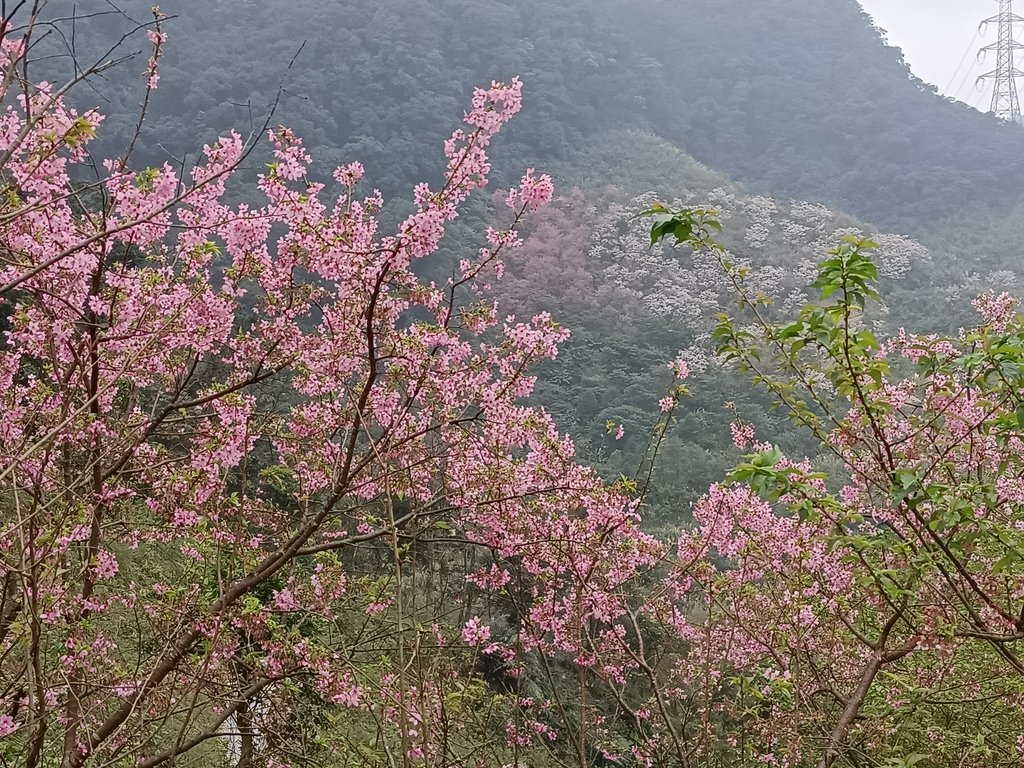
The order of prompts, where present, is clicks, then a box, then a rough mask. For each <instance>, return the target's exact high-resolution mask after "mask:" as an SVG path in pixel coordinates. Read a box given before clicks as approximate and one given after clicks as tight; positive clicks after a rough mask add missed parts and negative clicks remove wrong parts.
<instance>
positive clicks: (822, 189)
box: [67, 0, 1024, 234]
mask: <svg viewBox="0 0 1024 768" xmlns="http://www.w3.org/2000/svg"><path fill="white" fill-rule="evenodd" d="M67 6H68V7H69V8H70V7H71V6H72V4H71V3H70V2H68V3H67ZM74 7H76V8H77V9H78V12H79V13H84V12H86V11H87V10H88V9H87V8H86V5H85V4H82V3H78V4H77V5H76V6H74ZM99 7H100V5H97V8H99ZM124 7H125V8H127V9H130V10H131V11H132V12H133V14H134V15H135V16H136V17H141V16H144V15H145V12H146V10H147V9H148V7H147V6H146V4H145V3H142V2H138V3H125V4H124ZM164 10H165V11H166V12H168V13H175V14H178V18H176V19H174V20H173V22H171V23H169V25H168V30H169V32H170V34H171V35H172V36H175V37H176V40H175V42H174V44H173V45H171V46H168V50H167V54H166V63H165V72H164V82H165V87H164V88H163V89H161V90H160V91H158V92H157V93H156V94H154V99H153V106H152V111H151V113H150V123H151V125H150V130H149V131H148V132H147V136H146V137H144V141H143V146H144V147H145V148H146V150H147V155H146V156H147V157H149V158H152V159H162V158H163V157H165V156H166V154H170V155H171V156H180V154H181V153H182V152H183V151H185V150H186V148H189V147H190V146H191V140H192V139H193V137H195V136H196V134H197V132H198V133H199V134H200V135H204V134H209V135H213V134H215V133H219V132H222V131H224V130H226V129H227V128H229V127H232V126H239V125H242V126H244V125H247V124H248V121H249V113H248V110H249V105H251V106H252V108H253V109H254V110H255V114H256V115H257V117H259V116H260V115H262V114H264V112H265V110H266V107H267V105H268V103H269V102H270V101H271V100H272V99H273V95H274V86H276V85H277V84H278V83H280V82H281V80H282V78H283V77H284V75H285V72H286V69H287V68H288V64H289V62H290V61H291V60H292V58H293V56H295V54H296V51H297V49H298V47H299V45H300V44H302V43H304V46H303V48H302V51H301V53H299V54H298V56H297V57H296V58H295V62H294V65H293V67H292V69H291V70H290V71H289V72H288V75H287V78H286V93H285V95H284V98H283V100H282V105H281V114H282V115H287V117H288V122H289V124H290V125H291V126H292V127H293V128H294V129H295V130H296V131H297V132H298V133H300V134H301V135H303V136H305V137H306V140H307V142H308V143H309V145H310V146H311V148H313V149H314V150H315V151H316V152H318V156H320V157H321V158H322V159H323V160H324V161H325V162H328V163H329V164H330V163H333V162H335V161H338V162H340V161H342V160H344V159H345V158H351V157H359V158H361V159H362V162H364V163H365V164H366V165H367V168H368V169H369V171H370V173H371V174H372V176H373V178H374V179H375V183H377V184H378V185H380V186H381V188H382V189H383V190H384V191H386V192H398V191H403V190H405V189H407V188H408V187H409V185H411V184H412V183H413V182H414V181H416V180H418V179H421V178H431V177H432V176H431V174H435V175H436V173H437V169H436V167H434V166H432V165H431V164H430V163H429V160H428V158H429V157H430V153H429V150H430V148H432V147H434V146H436V145H437V142H438V141H439V140H441V139H442V138H443V132H442V131H440V130H439V128H438V126H441V125H446V124H447V123H448V122H449V121H450V120H452V119H453V118H455V117H457V116H458V115H459V114H460V110H461V108H462V103H463V101H464V99H465V97H466V94H467V93H468V92H469V89H470V87H472V85H474V84H476V83H481V82H490V81H491V80H494V79H497V80H503V79H508V78H510V77H512V76H514V75H518V76H520V77H522V78H523V79H524V81H525V82H526V84H527V86H528V93H529V99H530V109H529V110H528V112H527V113H526V114H524V115H523V118H522V120H521V122H520V124H519V125H517V126H516V130H515V132H514V133H515V135H514V136H510V137H508V138H507V139H506V140H505V141H504V142H503V143H502V145H501V146H500V149H499V152H498V154H497V155H496V158H497V159H498V160H499V162H498V165H499V166H502V167H505V166H506V163H505V162H504V160H506V159H511V158H524V159H530V160H531V161H532V162H535V163H536V164H538V165H546V164H548V163H550V162H551V161H553V160H565V159H570V158H571V157H572V156H573V155H574V152H575V151H576V147H577V146H578V145H579V143H580V142H581V141H582V140H584V139H587V138H591V137H594V136H599V135H601V134H604V133H606V132H607V131H609V130H621V129H626V128H638V129H642V130H646V131H649V132H652V133H654V134H655V135H657V136H660V137H663V138H665V139H667V140H669V141H671V142H672V143H674V144H675V145H676V146H678V147H680V148H681V149H683V150H685V151H687V152H689V153H690V154H691V155H693V156H694V157H695V158H697V159H698V160H700V161H701V162H704V163H706V164H707V165H709V166H711V167H713V168H716V169H718V170H720V171H722V172H724V173H726V174H727V175H729V176H731V177H732V178H733V179H734V180H736V181H739V182H741V183H743V184H745V185H747V186H748V187H749V188H751V189H752V190H754V191H757V192H762V193H766V194H770V195H773V196H779V197H793V198H798V199H805V200H815V201H818V202H823V203H826V204H828V205H829V206H831V207H834V208H838V209H842V210H846V211H848V212H850V213H852V214H854V215H857V216H859V217H860V218H862V219H863V220H866V221H870V222H872V223H874V224H876V225H878V226H885V227H892V228H895V229H897V230H903V231H912V232H914V233H915V234H921V233H922V232H924V231H927V230H928V229H930V228H931V227H932V226H933V225H934V224H935V223H936V222H940V221H943V220H946V219H948V218H951V217H953V216H954V215H962V214H963V213H964V212H967V213H969V214H976V213H982V212H991V211H994V212H996V213H997V214H1006V213H1008V209H1007V206H1008V205H1014V204H1016V203H1018V202H1020V198H1021V194H1022V192H1024V182H1022V181H1021V179H1022V178H1024V130H1020V129H1019V128H1018V127H1016V126H1011V125H1003V124H1001V123H1000V122H999V121H997V120H994V119H992V118H991V116H986V115H982V114H980V113H978V112H977V111H975V110H973V109H972V108H970V107H967V106H966V105H963V104H960V103H955V102H951V101H949V100H946V99H943V98H941V97H940V96H938V95H936V93H935V92H934V89H933V88H932V87H931V86H928V85H926V84H925V83H923V82H921V81H920V80H918V79H916V78H915V77H914V76H913V75H912V74H911V72H910V71H909V69H908V68H907V66H906V64H905V63H904V62H903V60H902V56H901V54H900V51H899V50H898V49H896V48H893V47H890V46H888V45H887V44H886V43H885V42H884V39H883V37H882V36H881V34H880V32H879V30H877V29H875V28H874V27H873V26H872V25H871V23H870V19H869V18H868V17H867V16H866V15H865V14H864V13H863V12H862V11H861V9H860V7H859V5H858V4H857V2H856V0H821V2H813V3H808V2H804V0H758V2H754V3H751V2H747V0H694V1H693V2H687V3H674V2H663V1H660V0H635V1H634V2H629V3H623V2H619V1H618V0H566V2H557V3H551V2H544V1H543V0H515V1H514V2H513V1H512V0H506V1H505V2H500V1H499V0H482V1H481V0H441V1H439V2H427V1H426V0H389V2H386V3H380V2H368V1H366V2H364V1H363V0H322V1H321V0H267V2H255V1H254V0H253V1H250V0H209V2H203V3H199V4H191V3H189V4H181V5H180V6H178V5H174V4H170V5H167V6H165V7H164ZM124 24H125V21H124V19H123V18H121V17H119V16H117V15H110V16H106V17H103V18H102V19H101V20H97V23H95V24H94V25H89V24H85V23H83V25H82V29H89V28H90V26H100V27H104V26H106V27H108V28H112V29H121V28H123V27H124ZM225 30H230V32H229V33H225ZM82 37H83V40H84V42H85V43H88V42H90V40H91V39H92V40H97V41H98V40H101V39H106V37H100V36H96V37H95V38H91V37H90V36H86V35H82ZM97 45H99V43H98V42H97ZM129 70H130V67H129V68H122V69H121V70H120V75H118V74H117V73H115V74H111V75H110V76H109V77H110V79H111V80H112V81H113V82H111V83H110V84H109V86H104V85H99V86H98V88H99V89H100V92H101V93H102V94H103V96H104V97H106V98H109V99H111V101H110V102H109V104H110V105H111V107H113V108H112V109H108V111H109V112H111V113H112V118H111V119H112V120H124V121H126V122H125V125H122V126H118V127H119V128H120V130H114V131H112V135H111V137H108V138H110V139H111V141H116V140H117V139H118V138H120V137H121V136H123V135H124V132H125V131H126V130H127V128H128V125H129V124H130V117H129V115H130V114H131V108H132V107H134V106H135V104H136V94H135V92H134V91H132V90H131V89H130V88H128V87H127V85H126V83H125V80H124V79H123V75H124V74H125V73H128V74H129V76H130V72H129ZM182 114H187V115H189V116H190V119H189V120H188V121H181V120H178V119H175V118H176V117H177V116H180V115H182ZM500 178H501V177H499V179H500Z"/></svg>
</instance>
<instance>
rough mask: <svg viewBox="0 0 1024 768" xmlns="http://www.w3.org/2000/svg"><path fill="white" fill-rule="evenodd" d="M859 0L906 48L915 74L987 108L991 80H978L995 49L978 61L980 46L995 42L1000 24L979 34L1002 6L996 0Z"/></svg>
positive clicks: (990, 65)
mask: <svg viewBox="0 0 1024 768" xmlns="http://www.w3.org/2000/svg"><path fill="white" fill-rule="evenodd" d="M860 4H861V5H862V6H863V7H864V10H865V11H867V12H868V13H869V14H871V16H872V17H874V19H875V24H876V25H877V26H879V27H881V28H882V29H885V30H887V31H888V33H889V34H888V38H889V42H890V43H891V44H892V45H895V46H896V47H898V48H902V49H903V53H904V55H905V56H906V59H907V61H908V62H909V63H910V67H911V69H913V70H914V74H916V75H917V76H918V77H920V78H921V79H922V80H925V81H927V82H929V83H933V84H935V85H937V86H938V87H939V90H940V91H941V92H943V93H944V94H946V95H947V96H954V97H956V98H959V99H960V100H961V101H966V102H967V103H969V104H973V105H974V106H981V107H982V109H983V110H985V111H987V110H988V105H989V101H990V99H991V94H992V82H991V81H988V82H986V83H985V84H984V85H983V86H982V88H981V89H980V90H979V88H978V87H976V86H975V81H976V80H977V79H978V75H980V74H982V73H983V72H990V71H991V70H993V69H994V68H995V54H989V55H988V57H987V58H986V59H985V60H983V61H980V62H979V61H978V58H977V50H976V49H978V48H981V47H982V46H983V45H986V44H988V43H994V42H995V41H996V31H997V30H996V25H994V24H992V25H990V26H989V29H988V32H987V33H986V34H984V35H982V34H978V35H977V36H975V33H977V32H978V24H979V23H980V22H981V20H982V19H985V18H988V17H990V16H993V15H995V14H996V13H997V12H998V11H999V3H998V2H997V0H860ZM1022 5H1024V4H1022ZM965 54H966V58H964V55H965ZM961 62H962V64H961Z"/></svg>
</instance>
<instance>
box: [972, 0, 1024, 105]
mask: <svg viewBox="0 0 1024 768" xmlns="http://www.w3.org/2000/svg"><path fill="white" fill-rule="evenodd" d="M1022 22H1024V17H1021V16H1018V15H1017V14H1015V13H1014V12H1013V0H999V13H998V15H996V16H992V17H991V18H988V19H985V21H983V22H982V23H981V24H982V26H983V27H984V26H985V25H987V24H998V25H999V41H998V42H996V43H993V44H992V45H986V46H985V47H984V48H982V49H981V53H982V54H983V55H984V54H985V53H988V52H989V51H995V53H996V68H995V69H994V70H992V71H991V72H987V73H985V74H984V75H982V76H981V77H980V78H979V80H995V88H994V89H993V90H992V112H994V113H995V115H996V116H997V117H1001V118H1003V119H1004V120H1011V121H1013V122H1015V123H1019V124H1021V125H1024V120H1022V119H1021V112H1020V96H1019V94H1018V91H1017V78H1024V72H1022V71H1021V70H1020V69H1018V68H1017V65H1016V63H1015V62H1014V54H1015V52H1016V51H1020V50H1024V45H1022V44H1021V43H1018V42H1017V39H1016V37H1015V35H1014V32H1015V28H1016V25H1017V24H1019V23H1022Z"/></svg>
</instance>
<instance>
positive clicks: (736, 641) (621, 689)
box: [595, 206, 1024, 768]
mask: <svg viewBox="0 0 1024 768" xmlns="http://www.w3.org/2000/svg"><path fill="white" fill-rule="evenodd" d="M647 214H648V215H649V216H652V217H654V226H653V231H652V237H653V239H655V240H661V239H665V238H669V237H672V238H674V239H675V240H676V241H677V242H678V243H682V244H685V245H687V246H690V247H697V248H703V249H705V250H706V251H707V252H710V253H712V254H714V253H718V254H721V253H722V251H721V249H720V248H719V247H718V246H717V245H716V244H715V242H714V240H713V239H712V232H713V230H712V228H711V227H710V226H709V225H710V224H712V223H713V219H710V218H709V216H710V215H711V214H710V212H708V211H695V210H693V209H683V210H678V211H670V210H668V209H666V208H664V207H663V206H655V207H654V208H652V209H650V210H649V211H647ZM874 248H875V244H874V243H872V242H870V241H867V240H862V239H859V238H858V237H854V236H847V237H846V238H844V239H843V240H842V241H841V242H840V244H839V245H838V246H837V247H836V248H834V249H832V250H831V251H830V252H829V254H828V257H827V258H826V259H825V260H824V261H822V262H821V263H820V265H819V269H818V279H817V280H816V282H815V288H816V289H817V291H818V294H819V296H818V300H817V301H816V302H815V303H813V304H809V305H808V306H806V307H805V308H804V309H803V310H802V311H801V312H800V314H799V316H798V317H797V318H796V319H795V320H792V321H787V322H783V323H774V322H769V321H767V320H764V319H763V318H764V315H763V313H762V310H763V306H762V305H761V303H760V301H761V300H760V299H759V298H758V296H757V292H756V286H753V287H748V285H747V278H746V274H747V273H746V271H745V270H744V269H743V268H740V267H737V266H734V265H732V264H730V263H728V261H725V260H724V259H723V261H722V267H723V271H724V274H725V276H726V277H727V278H728V279H730V280H731V282H732V284H733V286H734V289H735V290H736V291H737V292H738V294H739V296H740V299H741V304H742V307H743V313H744V316H743V319H742V320H739V319H733V318H730V317H728V316H724V317H722V318H721V319H720V323H719V326H718V329H717V331H716V335H715V337H716V340H717V343H718V345H719V352H720V353H721V354H722V356H723V357H724V358H725V359H727V360H732V361H733V362H734V363H735V364H738V365H739V366H740V367H742V368H743V369H744V370H747V371H748V372H749V373H750V374H751V375H752V376H753V377H754V379H755V381H756V382H757V383H758V384H759V385H760V386H762V387H764V388H766V389H767V390H769V391H770V392H771V393H772V394H773V395H774V396H775V398H776V400H777V402H778V403H779V404H780V405H781V406H784V407H786V408H787V409H788V410H789V411H790V413H791V415H792V416H793V418H794V421H795V422H796V423H797V425H798V426H800V427H801V428H804V429H808V430H810V431H811V432H812V433H813V434H815V435H816V436H817V437H818V439H819V441H820V443H821V445H822V447H823V449H824V450H825V451H826V452H827V453H828V455H829V456H830V457H831V458H829V459H827V460H822V461H820V462H819V463H818V465H815V464H813V463H812V462H810V461H808V460H806V459H803V458H791V457H787V456H785V455H784V454H783V453H782V452H781V451H780V450H779V449H778V448H776V447H774V446H773V445H772V444H771V443H768V442H758V441H757V436H756V435H755V434H754V430H753V429H752V428H751V427H749V426H748V425H745V424H742V423H740V422H737V423H735V424H734V425H733V435H734V439H735V441H736V444H737V446H738V447H739V448H741V449H745V450H747V451H749V454H748V455H747V456H746V458H745V460H744V461H743V462H742V463H740V464H739V465H738V466H737V467H736V469H735V470H734V471H733V472H732V473H731V475H730V476H729V478H728V480H727V481H726V482H723V483H722V484H719V485H715V486H713V487H712V488H711V489H710V490H709V492H708V493H707V495H706V496H704V497H703V498H702V499H701V500H700V501H699V502H698V503H697V504H696V505H695V507H694V510H693V514H694V524H693V527H692V529H691V530H689V531H687V532H685V533H684V534H683V535H682V536H681V537H680V538H679V541H678V543H677V547H676V552H675V554H674V562H673V564H672V566H671V568H670V570H669V572H668V574H667V575H666V576H665V577H664V578H662V579H661V580H660V581H658V582H657V585H656V586H655V587H653V588H651V587H650V586H647V587H646V588H645V589H643V590H642V591H641V590H635V591H634V597H633V601H634V602H633V606H634V607H633V608H632V609H631V610H630V611H629V612H628V614H627V615H628V621H626V622H625V624H626V630H627V631H626V632H623V630H622V629H620V628H618V627H612V628H610V629H609V630H607V631H606V632H604V633H603V635H602V636H601V637H600V638H599V641H598V642H597V643H596V644H595V649H596V652H597V653H598V659H599V661H598V664H601V665H604V666H605V667H609V668H614V669H615V670H616V675H611V676H610V677H609V679H610V680H611V683H612V687H613V688H614V690H615V695H616V698H617V700H618V701H619V703H620V707H619V710H618V713H619V717H620V720H621V721H622V722H624V723H627V722H629V721H630V720H632V721H634V722H635V723H636V725H635V727H634V728H633V729H632V731H633V733H641V734H646V735H647V739H646V741H642V740H641V741H639V742H634V745H633V750H634V753H635V754H636V755H637V756H638V757H639V758H640V759H641V760H642V762H644V763H645V764H647V765H666V764H673V765H676V764H678V765H691V764H696V765H705V764H708V765H711V764H714V765H735V766H740V765H780V766H781V765H786V766H804V765H806V766H819V768H828V767H829V766H832V765H840V764H841V765H849V766H861V765H889V766H909V765H914V764H917V763H919V762H922V761H924V762H923V763H922V764H926V765H943V766H954V765H958V766H959V765H1000V766H1011V765H1019V764H1020V760H1021V758H1022V755H1024V739H1021V737H1020V735H1019V734H1020V733H1021V732H1022V728H1024V688H1022V677H1021V670H1022V667H1021V664H1022V661H1021V643H1022V641H1024V560H1022V557H1021V553H1022V549H1021V547H1022V544H1024V542H1022V540H1021V531H1022V530H1024V506H1022V505H1024V496H1022V495H1021V489H1022V487H1024V486H1022V479H1024V465H1022V464H1021V456H1022V448H1024V443H1022V440H1024V406H1022V405H1021V399H1020V392H1021V391H1022V383H1024V382H1022V378H1021V377H1022V369H1021V359H1022V353H1024V322H1022V320H1021V318H1020V316H1019V315H1017V314H1016V304H1017V302H1016V300H1015V299H1013V298H1012V297H1010V296H1009V295H1007V294H1002V295H995V294H994V293H989V294H985V295H983V296H981V297H980V298H979V299H977V301H976V302H975V307H976V308H977V310H978V311H979V313H980V315H981V322H980V324H979V325H978V326H977V327H975V328H972V329H965V330H963V331H961V332H960V334H959V335H958V336H956V337H952V338H943V337H938V336H926V337H924V336H917V335H914V334H911V333H908V332H906V331H902V330H901V331H900V332H899V333H898V334H896V335H894V336H893V337H891V338H878V337H876V335H875V334H874V333H873V332H872V331H871V330H870V323H869V322H868V320H867V318H868V316H869V313H870V311H871V305H872V303H873V302H875V301H876V300H877V298H878V297H877V293H876V291H875V288H874V282H875V281H876V280H877V278H878V268H877V267H876V265H875V264H874V263H873V261H872V260H871V258H870V256H869V254H870V252H871V251H872V250H873V249H874ZM866 313H867V314H866ZM751 316H752V317H753V320H754V322H752V323H751V322H748V321H749V320H750V319H751ZM648 584H649V582H648ZM623 594H624V593H623ZM616 640H618V642H617V643H616V642H615V641H616Z"/></svg>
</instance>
